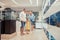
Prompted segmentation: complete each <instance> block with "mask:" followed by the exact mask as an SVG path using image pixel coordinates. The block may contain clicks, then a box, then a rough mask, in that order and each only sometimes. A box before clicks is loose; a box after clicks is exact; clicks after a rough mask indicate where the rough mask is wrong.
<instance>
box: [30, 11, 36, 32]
mask: <svg viewBox="0 0 60 40" xmlns="http://www.w3.org/2000/svg"><path fill="white" fill-rule="evenodd" d="M30 21H31V25H32V27H31V30H32V31H33V29H34V26H35V16H34V14H33V13H32V11H30Z"/></svg>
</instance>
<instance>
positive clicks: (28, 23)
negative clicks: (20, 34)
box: [25, 18, 30, 34]
mask: <svg viewBox="0 0 60 40" xmlns="http://www.w3.org/2000/svg"><path fill="white" fill-rule="evenodd" d="M25 30H26V33H27V34H29V32H30V21H29V20H28V18H27V21H26V29H25Z"/></svg>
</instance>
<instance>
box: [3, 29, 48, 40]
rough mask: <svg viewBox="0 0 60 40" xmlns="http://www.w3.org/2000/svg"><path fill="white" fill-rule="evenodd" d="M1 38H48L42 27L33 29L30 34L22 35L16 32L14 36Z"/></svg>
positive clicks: (18, 39)
mask: <svg viewBox="0 0 60 40" xmlns="http://www.w3.org/2000/svg"><path fill="white" fill-rule="evenodd" d="M2 40H48V39H47V37H46V35H45V33H44V31H43V29H34V31H32V32H30V34H25V35H23V36H21V35H20V33H17V35H16V36H14V37H12V38H11V39H2Z"/></svg>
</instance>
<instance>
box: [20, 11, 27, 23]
mask: <svg viewBox="0 0 60 40" xmlns="http://www.w3.org/2000/svg"><path fill="white" fill-rule="evenodd" d="M19 18H20V21H24V22H26V13H24V11H22V12H21V13H20V14H19Z"/></svg>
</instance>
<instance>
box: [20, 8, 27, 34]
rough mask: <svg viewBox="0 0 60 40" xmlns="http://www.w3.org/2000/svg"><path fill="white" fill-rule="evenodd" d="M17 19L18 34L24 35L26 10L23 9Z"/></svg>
mask: <svg viewBox="0 0 60 40" xmlns="http://www.w3.org/2000/svg"><path fill="white" fill-rule="evenodd" d="M19 17H20V21H21V28H20V32H21V35H24V27H25V23H26V10H25V9H23V11H22V12H21V13H20V15H19Z"/></svg>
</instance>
